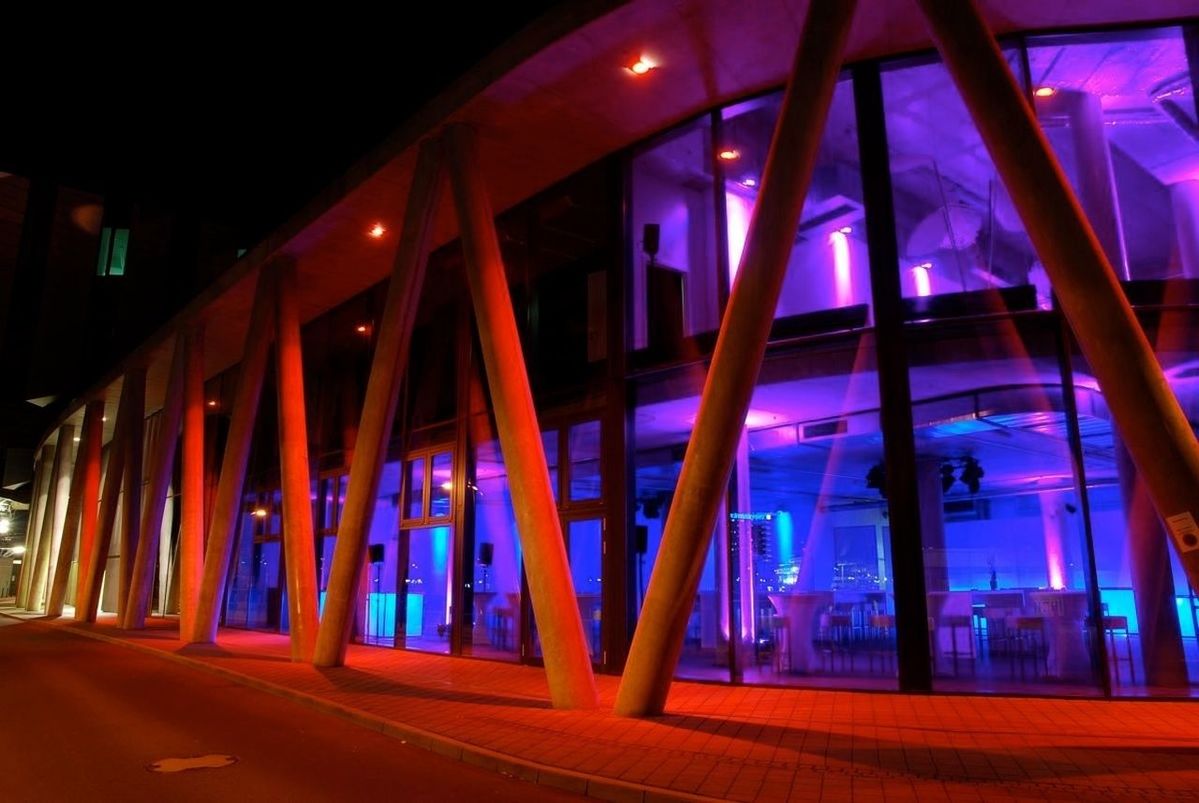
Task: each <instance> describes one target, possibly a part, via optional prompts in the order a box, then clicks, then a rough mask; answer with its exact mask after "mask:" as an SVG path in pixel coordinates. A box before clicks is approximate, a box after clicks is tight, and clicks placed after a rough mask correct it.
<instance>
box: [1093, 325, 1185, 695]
mask: <svg viewBox="0 0 1199 803" xmlns="http://www.w3.org/2000/svg"><path fill="white" fill-rule="evenodd" d="M1141 320H1142V322H1143V323H1144V324H1145V326H1146V329H1147V332H1146V333H1147V334H1148V335H1149V340H1150V342H1151V343H1152V344H1153V345H1154V347H1155V349H1156V351H1157V355H1158V359H1159V360H1160V361H1161V363H1162V366H1163V368H1165V372H1166V379H1167V380H1168V381H1169V383H1170V387H1171V388H1172V389H1173V391H1174V393H1175V395H1176V396H1177V397H1178V401H1179V402H1180V404H1181V405H1182V409H1183V412H1184V413H1185V414H1186V416H1187V418H1188V419H1189V420H1190V422H1191V426H1192V427H1195V426H1196V425H1199V358H1197V355H1199V335H1197V334H1196V333H1197V332H1199V320H1197V319H1196V315H1195V313H1194V312H1193V311H1191V310H1180V309H1173V310H1171V309H1166V310H1160V311H1154V312H1145V313H1142V315H1141ZM1075 366H1076V368H1075V376H1074V393H1075V397H1076V398H1077V399H1078V420H1079V429H1080V433H1081V436H1082V444H1083V455H1084V461H1085V467H1086V476H1087V489H1088V497H1089V502H1090V514H1091V531H1092V537H1093V539H1094V544H1095V562H1096V571H1097V573H1098V578H1099V587H1100V593H1101V595H1102V600H1103V604H1102V615H1103V635H1104V638H1105V641H1106V642H1107V651H1108V656H1107V658H1108V673H1109V677H1110V679H1111V684H1112V689H1113V691H1114V692H1115V693H1116V694H1132V695H1143V694H1152V695H1188V694H1193V693H1194V690H1195V688H1196V686H1195V684H1196V683H1199V646H1197V644H1196V634H1197V631H1199V628H1197V627H1196V624H1197V623H1199V597H1197V596H1196V595H1195V593H1194V591H1192V589H1191V588H1190V586H1189V584H1188V582H1187V578H1186V574H1185V572H1184V571H1183V569H1182V566H1181V565H1180V563H1179V560H1178V555H1177V553H1176V551H1175V550H1174V548H1173V545H1172V543H1171V539H1170V537H1169V535H1168V534H1167V533H1166V531H1165V529H1164V528H1163V527H1162V524H1161V520H1160V518H1159V517H1158V515H1157V511H1156V510H1155V509H1154V507H1153V503H1152V501H1151V500H1150V498H1149V496H1148V491H1147V489H1146V487H1145V484H1144V482H1143V480H1142V479H1141V477H1140V474H1139V472H1138V471H1137V468H1136V466H1135V465H1134V464H1133V462H1132V458H1131V457H1130V456H1129V454H1128V451H1127V450H1126V449H1125V448H1124V445H1123V443H1122V441H1121V438H1120V433H1119V429H1118V428H1117V427H1116V425H1115V423H1114V422H1113V421H1112V418H1111V413H1110V411H1109V410H1108V407H1107V403H1106V401H1105V400H1104V398H1103V394H1102V392H1101V391H1100V389H1099V386H1098V383H1097V382H1096V381H1095V379H1094V377H1093V376H1092V375H1091V373H1090V370H1089V368H1088V366H1087V363H1086V361H1085V360H1084V359H1083V358H1082V357H1081V356H1080V355H1076V356H1075Z"/></svg>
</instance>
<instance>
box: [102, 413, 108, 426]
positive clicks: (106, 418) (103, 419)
mask: <svg viewBox="0 0 1199 803" xmlns="http://www.w3.org/2000/svg"><path fill="white" fill-rule="evenodd" d="M100 420H101V421H102V422H104V423H106V424H107V423H108V416H106V415H102V416H100Z"/></svg>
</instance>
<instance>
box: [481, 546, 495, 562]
mask: <svg viewBox="0 0 1199 803" xmlns="http://www.w3.org/2000/svg"><path fill="white" fill-rule="evenodd" d="M494 559H495V544H493V543H491V542H490V541H484V542H483V543H481V544H479V563H481V564H483V565H484V566H490V565H491V561H492V560H494Z"/></svg>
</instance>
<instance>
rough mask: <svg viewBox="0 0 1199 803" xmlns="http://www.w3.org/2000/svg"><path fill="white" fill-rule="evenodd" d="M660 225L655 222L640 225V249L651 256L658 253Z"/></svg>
mask: <svg viewBox="0 0 1199 803" xmlns="http://www.w3.org/2000/svg"><path fill="white" fill-rule="evenodd" d="M661 234H662V227H661V226H659V225H658V224H657V223H646V224H645V225H644V226H642V227H641V250H643V251H645V253H646V254H648V255H649V256H651V257H656V256H657V255H658V246H659V240H660V239H661Z"/></svg>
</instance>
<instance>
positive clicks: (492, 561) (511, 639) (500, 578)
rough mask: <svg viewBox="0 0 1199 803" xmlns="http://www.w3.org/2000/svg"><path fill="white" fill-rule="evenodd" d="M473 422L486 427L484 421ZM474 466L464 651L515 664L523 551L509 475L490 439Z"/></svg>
mask: <svg viewBox="0 0 1199 803" xmlns="http://www.w3.org/2000/svg"><path fill="white" fill-rule="evenodd" d="M474 420H475V422H476V424H479V425H484V424H485V422H486V416H485V415H476V416H474ZM480 428H482V427H480ZM483 431H484V432H485V431H486V430H483ZM474 464H475V486H476V487H475V489H472V493H473V494H474V503H475V516H474V522H475V532H474V539H475V554H474V555H473V556H472V557H473V561H472V562H473V572H472V574H473V577H474V581H473V591H474V594H473V597H474V617H473V618H474V627H473V630H472V633H471V635H470V639H469V642H470V643H469V646H467V647H465V649H466V650H468V651H469V654H471V655H476V656H486V657H489V658H498V659H501V660H510V661H515V660H518V659H519V657H520V643H521V634H520V595H521V584H520V572H521V549H520V539H519V537H518V536H517V532H516V516H515V514H514V513H513V512H512V497H511V495H510V494H509V491H508V475H507V470H506V469H505V467H504V461H503V455H502V454H501V453H500V446H499V441H498V440H495V439H494V436H493V437H492V438H491V439H483V440H480V441H479V442H478V443H477V445H476V447H475V459H474ZM464 641H466V639H465V638H464Z"/></svg>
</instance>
